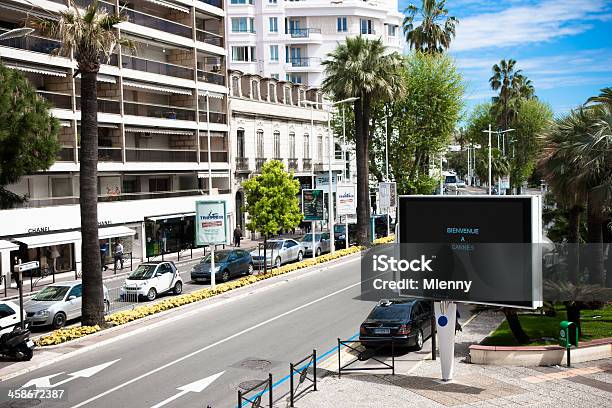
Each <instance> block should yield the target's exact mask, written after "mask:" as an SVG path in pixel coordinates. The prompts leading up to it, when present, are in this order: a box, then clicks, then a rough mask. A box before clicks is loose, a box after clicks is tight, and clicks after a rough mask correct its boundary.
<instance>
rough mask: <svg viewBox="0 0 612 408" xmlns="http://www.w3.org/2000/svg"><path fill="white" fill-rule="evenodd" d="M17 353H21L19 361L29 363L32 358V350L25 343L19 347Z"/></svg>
mask: <svg viewBox="0 0 612 408" xmlns="http://www.w3.org/2000/svg"><path fill="white" fill-rule="evenodd" d="M17 352H18V353H21V357H20V359H21V361H30V360H31V359H32V357H33V356H34V350H33V349H31V348H29V347H28V346H27V345H26V344H25V343H23V344H20V345H19V347H18V348H17Z"/></svg>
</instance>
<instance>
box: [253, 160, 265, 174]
mask: <svg viewBox="0 0 612 408" xmlns="http://www.w3.org/2000/svg"><path fill="white" fill-rule="evenodd" d="M265 162H266V159H264V158H261V157H258V158H256V159H255V171H261V168H262V167H263V165H264V163H265Z"/></svg>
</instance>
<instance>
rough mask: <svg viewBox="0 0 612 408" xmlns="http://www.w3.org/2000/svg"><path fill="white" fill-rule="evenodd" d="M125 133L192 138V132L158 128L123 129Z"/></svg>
mask: <svg viewBox="0 0 612 408" xmlns="http://www.w3.org/2000/svg"><path fill="white" fill-rule="evenodd" d="M125 132H126V133H153V134H159V135H182V136H193V130H178V129H160V128H135V127H127V126H126V128H125Z"/></svg>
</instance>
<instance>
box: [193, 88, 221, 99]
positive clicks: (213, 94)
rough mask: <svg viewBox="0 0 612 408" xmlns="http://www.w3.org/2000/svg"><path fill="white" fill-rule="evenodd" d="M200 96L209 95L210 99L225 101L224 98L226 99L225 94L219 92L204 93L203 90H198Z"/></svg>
mask: <svg viewBox="0 0 612 408" xmlns="http://www.w3.org/2000/svg"><path fill="white" fill-rule="evenodd" d="M198 95H200V96H206V95H208V96H209V97H211V98H216V99H223V98H225V94H222V93H217V92H210V91H203V90H201V89H199V90H198Z"/></svg>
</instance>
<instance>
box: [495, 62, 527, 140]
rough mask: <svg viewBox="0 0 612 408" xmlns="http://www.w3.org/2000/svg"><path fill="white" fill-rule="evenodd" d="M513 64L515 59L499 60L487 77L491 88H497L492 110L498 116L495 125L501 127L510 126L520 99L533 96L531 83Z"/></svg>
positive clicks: (506, 127)
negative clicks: (497, 93)
mask: <svg viewBox="0 0 612 408" xmlns="http://www.w3.org/2000/svg"><path fill="white" fill-rule="evenodd" d="M515 66H516V60H513V59H509V60H507V61H506V60H501V61H500V63H499V64H495V65H493V68H492V70H493V75H492V76H491V78H489V84H490V85H491V89H493V90H494V91H497V90H499V95H498V96H495V97H493V106H492V111H493V114H494V115H495V116H496V117H497V118H498V123H497V125H498V126H500V127H501V128H503V129H508V128H509V127H510V124H511V123H512V119H514V117H515V116H516V112H517V111H518V108H519V104H520V101H521V99H531V98H533V97H535V88H534V86H533V83H532V82H531V80H530V79H528V78H527V77H526V76H524V75H523V74H522V71H521V70H520V69H519V70H515Z"/></svg>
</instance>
